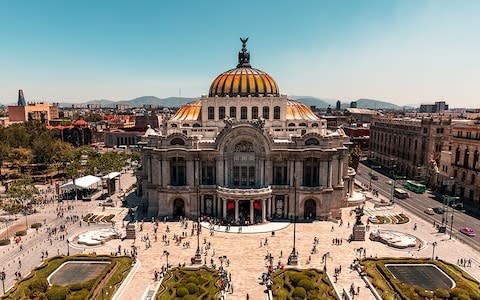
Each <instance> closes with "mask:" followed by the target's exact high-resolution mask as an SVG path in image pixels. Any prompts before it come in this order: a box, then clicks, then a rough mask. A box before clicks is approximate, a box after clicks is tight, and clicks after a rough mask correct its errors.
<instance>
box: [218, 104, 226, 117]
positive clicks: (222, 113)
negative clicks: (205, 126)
mask: <svg viewBox="0 0 480 300" xmlns="http://www.w3.org/2000/svg"><path fill="white" fill-rule="evenodd" d="M218 119H219V120H223V119H225V106H220V107H219V108H218Z"/></svg>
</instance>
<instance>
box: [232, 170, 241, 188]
mask: <svg viewBox="0 0 480 300" xmlns="http://www.w3.org/2000/svg"><path fill="white" fill-rule="evenodd" d="M233 185H240V167H233Z"/></svg>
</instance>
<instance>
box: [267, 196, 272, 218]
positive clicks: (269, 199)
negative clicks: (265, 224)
mask: <svg viewBox="0 0 480 300" xmlns="http://www.w3.org/2000/svg"><path fill="white" fill-rule="evenodd" d="M272 197H273V196H270V197H268V215H267V216H268V218H272Z"/></svg>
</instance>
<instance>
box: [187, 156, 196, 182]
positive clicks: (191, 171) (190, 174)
mask: <svg viewBox="0 0 480 300" xmlns="http://www.w3.org/2000/svg"><path fill="white" fill-rule="evenodd" d="M186 173H187V174H186V176H187V185H188V186H191V187H193V186H195V182H194V180H195V179H196V178H195V175H196V174H198V173H197V170H195V161H194V160H192V159H189V160H187V161H186Z"/></svg>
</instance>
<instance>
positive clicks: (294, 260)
mask: <svg viewBox="0 0 480 300" xmlns="http://www.w3.org/2000/svg"><path fill="white" fill-rule="evenodd" d="M293 195H294V202H293V205H294V216H293V249H292V253H290V257H289V258H288V260H289V262H288V263H289V265H297V264H298V257H297V250H296V249H295V239H296V232H297V226H296V225H297V177H296V176H294V177H293Z"/></svg>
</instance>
